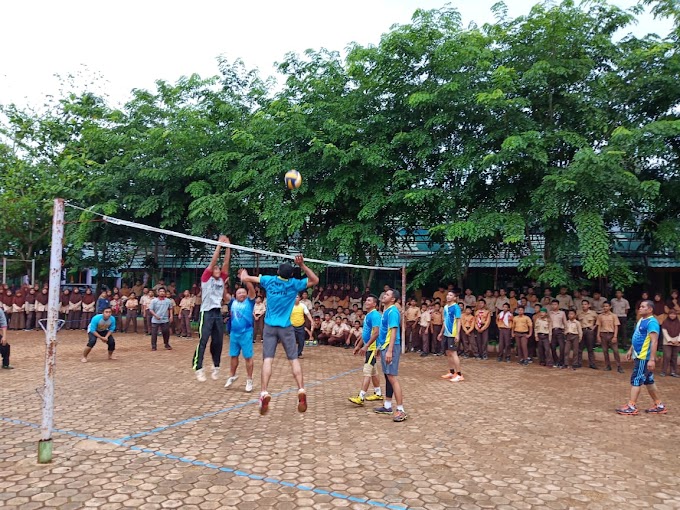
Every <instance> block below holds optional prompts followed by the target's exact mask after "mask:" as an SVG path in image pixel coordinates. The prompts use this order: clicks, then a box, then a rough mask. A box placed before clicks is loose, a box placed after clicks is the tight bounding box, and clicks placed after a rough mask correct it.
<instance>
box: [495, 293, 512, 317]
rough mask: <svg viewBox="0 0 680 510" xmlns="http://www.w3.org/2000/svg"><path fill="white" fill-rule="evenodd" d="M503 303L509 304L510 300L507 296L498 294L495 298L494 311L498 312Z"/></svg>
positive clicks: (501, 308) (501, 309) (500, 310)
mask: <svg viewBox="0 0 680 510" xmlns="http://www.w3.org/2000/svg"><path fill="white" fill-rule="evenodd" d="M504 304H507V305H508V306H510V300H509V299H508V298H507V297H501V296H499V297H498V298H496V313H500V312H502V311H503V305H504Z"/></svg>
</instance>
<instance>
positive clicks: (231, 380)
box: [224, 375, 238, 388]
mask: <svg viewBox="0 0 680 510" xmlns="http://www.w3.org/2000/svg"><path fill="white" fill-rule="evenodd" d="M236 379H238V376H237V375H234V376H232V377H230V378H229V379H227V382H226V383H225V384H224V387H225V388H228V387H229V386H231V385H232V384H234V382H235V381H236Z"/></svg>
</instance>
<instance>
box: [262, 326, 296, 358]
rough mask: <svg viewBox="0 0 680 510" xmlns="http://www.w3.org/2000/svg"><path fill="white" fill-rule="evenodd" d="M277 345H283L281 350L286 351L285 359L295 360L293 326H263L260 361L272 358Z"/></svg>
mask: <svg viewBox="0 0 680 510" xmlns="http://www.w3.org/2000/svg"><path fill="white" fill-rule="evenodd" d="M279 343H281V344H282V345H283V350H284V351H286V357H287V358H288V359H289V360H291V361H292V360H294V359H297V357H298V353H297V352H298V348H297V342H296V340H295V329H294V328H293V326H288V327H287V328H282V327H280V326H268V325H267V324H265V325H264V331H263V332H262V359H267V358H273V357H274V356H275V355H276V346H277V345H278V344H279Z"/></svg>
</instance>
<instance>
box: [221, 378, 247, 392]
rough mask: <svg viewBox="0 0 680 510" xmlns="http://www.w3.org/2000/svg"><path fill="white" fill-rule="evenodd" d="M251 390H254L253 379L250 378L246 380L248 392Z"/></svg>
mask: <svg viewBox="0 0 680 510" xmlns="http://www.w3.org/2000/svg"><path fill="white" fill-rule="evenodd" d="M228 382H229V381H227V383H228ZM251 391H253V380H252V379H248V380H246V393H250V392H251Z"/></svg>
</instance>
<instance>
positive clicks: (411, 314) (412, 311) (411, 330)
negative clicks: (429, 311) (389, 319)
mask: <svg viewBox="0 0 680 510" xmlns="http://www.w3.org/2000/svg"><path fill="white" fill-rule="evenodd" d="M404 318H405V320H406V351H407V352H413V351H415V350H416V349H418V348H419V347H420V339H419V338H418V337H419V336H420V335H419V334H418V332H419V326H418V319H420V308H419V307H418V305H417V304H416V300H415V299H411V300H410V301H409V302H408V306H407V307H406V311H405V312H404Z"/></svg>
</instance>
